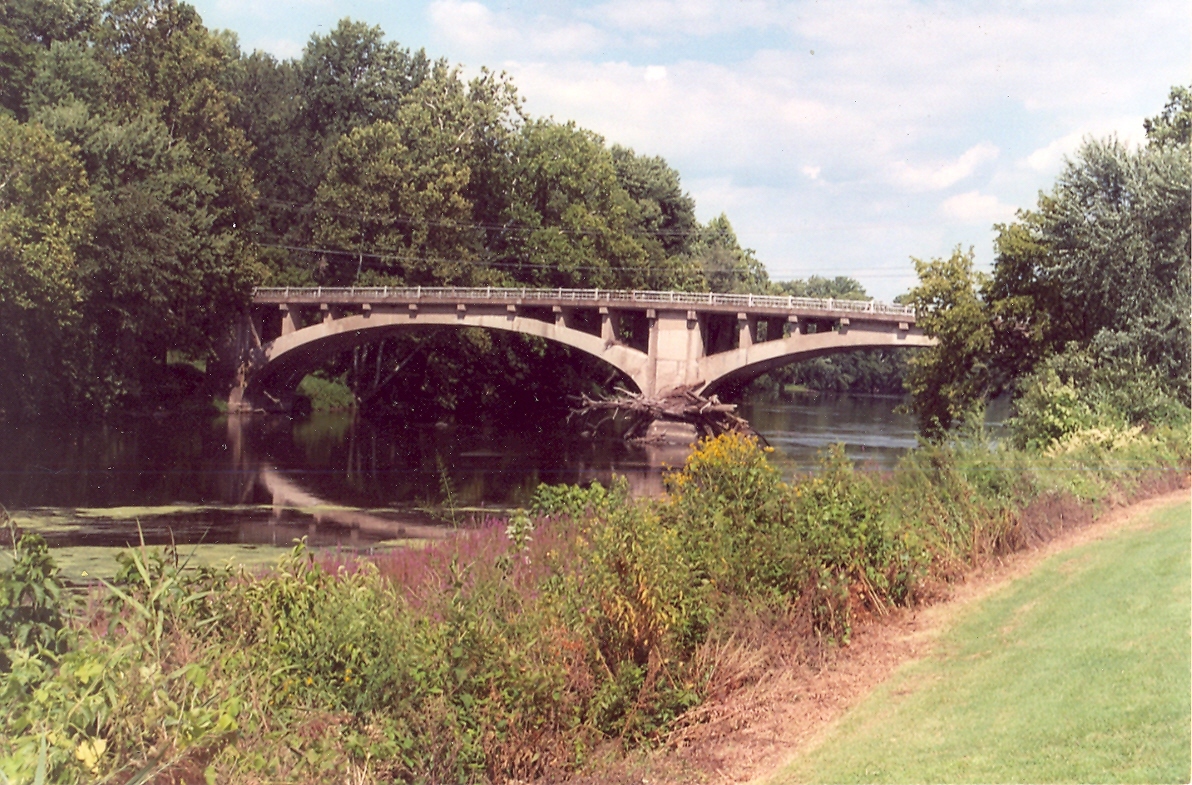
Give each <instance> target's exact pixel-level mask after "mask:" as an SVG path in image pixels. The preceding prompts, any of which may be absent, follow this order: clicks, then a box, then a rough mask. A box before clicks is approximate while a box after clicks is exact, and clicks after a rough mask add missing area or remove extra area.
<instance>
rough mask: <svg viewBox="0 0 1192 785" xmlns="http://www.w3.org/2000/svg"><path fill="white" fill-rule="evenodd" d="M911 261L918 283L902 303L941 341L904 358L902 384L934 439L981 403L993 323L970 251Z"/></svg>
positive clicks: (921, 428) (920, 421)
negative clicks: (913, 264) (904, 378)
mask: <svg viewBox="0 0 1192 785" xmlns="http://www.w3.org/2000/svg"><path fill="white" fill-rule="evenodd" d="M914 262H915V272H917V273H918V275H919V285H918V286H916V287H915V288H913V289H911V291H910V294H909V295H907V296H906V297H905V298H904V301H905V302H908V303H909V304H911V305H913V306H914V307H915V323H916V324H917V326H919V327H920V328H922V330H923V332H925V333H926V334H927V335H930V336H931V337H933V338H935V339H936V340H937V341H938V342H939V343H938V344H937V345H936V346H934V347H932V348H931V349H929V350H925V351H923V352H919V353H916V354H915V355H913V356H912V357H911V358H910V360H908V363H907V365H908V368H907V379H906V384H907V388H908V390H909V392H910V395H911V400H910V409H911V412H912V413H913V414H914V415H915V418H916V420H917V421H918V424H919V431H920V433H922V434H923V435H924V436H926V437H927V438H929V439H938V438H940V437H942V436H943V435H944V434H945V433H946V432H947V430H948V429H949V428H951V427H952V426H953V425H954V424H956V423H957V422H958V421H960V420H962V419H963V418H964V417H965V415H966V414H967V413H969V412H970V411H973V410H974V409H975V408H978V407H980V406H982V405H983V404H984V401H985V397H986V395H987V393H988V392H989V389H990V381H991V377H990V368H989V359H990V352H991V349H992V345H993V327H992V325H991V322H990V317H989V311H988V309H987V307H986V305H985V303H984V301H983V300H982V299H981V290H982V288H983V287H984V285H985V283H986V278H985V276H984V275H982V274H981V273H979V272H977V271H976V270H974V269H973V252H972V251H971V250H969V251H967V252H966V251H963V250H961V249H960V248H957V249H956V250H954V251H953V252H952V255H951V256H950V257H948V258H947V259H932V260H930V261H926V262H925V261H922V260H919V259H916V260H914Z"/></svg>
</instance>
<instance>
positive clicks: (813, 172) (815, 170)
mask: <svg viewBox="0 0 1192 785" xmlns="http://www.w3.org/2000/svg"><path fill="white" fill-rule="evenodd" d="M799 171H801V172H802V173H803V174H805V175H807V176H808V177H810V178H811V179H812V180H818V179H819V176H820V172H821V171H823V170H822V169H820V167H818V166H810V165H809V166H804V167H803V168H802V169H800V170H799Z"/></svg>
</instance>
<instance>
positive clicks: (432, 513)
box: [0, 395, 915, 577]
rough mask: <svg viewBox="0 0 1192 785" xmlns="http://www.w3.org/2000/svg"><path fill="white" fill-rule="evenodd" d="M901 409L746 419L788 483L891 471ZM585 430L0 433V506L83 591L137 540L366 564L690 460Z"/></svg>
mask: <svg viewBox="0 0 1192 785" xmlns="http://www.w3.org/2000/svg"><path fill="white" fill-rule="evenodd" d="M898 403H900V401H898V400H896V399H889V398H869V397H849V396H824V395H820V396H814V395H810V396H806V397H800V398H799V400H796V401H793V402H791V401H785V402H777V403H755V404H747V405H744V406H742V409H741V411H742V413H743V414H744V415H745V416H746V417H747V418H748V419H749V421H750V422H752V423H753V424H754V426H755V427H756V428H757V429H758V431H760V432H761V433H762V434H763V435H764V436H765V438H766V439H767V440H768V441H769V443H770V444H771V446H773V447H774V448H775V456H774V457H775V459H776V460H777V462H778V464H779V465H780V466H781V467H782V469H783V471H784V473H786V474H787V475H791V474H795V473H799V472H805V471H812V470H814V468H815V466H816V455H817V453H818V452H819V451H820V450H822V449H823V448H825V447H827V446H828V445H831V444H834V443H837V442H842V443H843V444H844V445H845V449H846V451H847V453H848V455H849V456H850V457H851V458H852V459H853V460H855V461H856V462H857V463H858V464H859V465H860V466H862V467H865V468H882V467H889V466H891V465H893V463H894V461H896V460H897V458H898V456H899V455H900V454H902V453H903V452H905V451H906V450H907V449H909V448H911V447H913V446H914V445H915V431H914V424H913V421H912V420H911V418H909V417H908V416H906V415H903V414H898V413H896V412H895V407H896V406H897V405H898ZM581 427H582V426H576V427H574V428H572V429H571V430H566V429H557V428H556V429H553V430H550V431H548V430H542V429H536V428H533V427H529V428H526V427H518V428H516V429H510V428H501V427H499V426H497V425H493V426H489V427H485V428H464V427H442V426H439V427H436V426H433V425H425V426H406V427H396V426H387V425H385V424H383V423H373V422H368V421H363V420H356V419H353V418H352V417H351V416H350V415H343V414H321V415H315V416H312V417H311V418H309V419H307V420H302V421H291V420H289V419H288V418H284V417H253V418H228V417H218V418H210V417H198V418H196V417H190V418H175V417H169V418H163V419H141V420H129V421H125V422H122V423H119V424H113V423H108V424H104V425H99V426H94V427H91V428H84V429H72V430H69V431H67V430H62V431H57V430H54V429H52V428H47V427H45V426H40V427H37V428H34V427H31V426H21V427H16V426H12V425H9V426H0V438H3V440H4V444H5V450H3V451H2V454H0V503H3V505H4V507H5V508H6V509H7V510H8V511H9V513H10V514H11V515H12V517H13V519H14V520H15V521H16V523H17V524H18V525H19V526H20V527H21V528H22V529H24V530H30V531H38V532H40V533H41V534H43V536H45V537H46V539H47V540H48V541H49V542H50V544H51V546H53V547H55V548H56V549H58V557H59V560H60V561H61V562H62V563H63V564H64V569H66V571H67V572H68V574H71V575H72V576H74V577H78V576H84V575H92V576H93V575H95V574H102V573H104V572H110V570H111V565H112V564H113V561H112V558H113V554H114V553H115V552H116V551H117V550H118V549H121V548H124V547H125V546H127V545H135V544H137V543H138V542H139V541H140V538H141V537H142V536H143V537H144V540H145V542H146V543H148V544H150V545H155V544H167V543H170V542H174V543H176V544H178V545H179V546H187V547H191V546H197V547H198V549H199V551H201V552H202V554H203V557H204V558H205V559H206V560H207V561H213V560H215V561H218V560H223V559H228V560H232V561H236V562H240V563H253V562H255V561H269V560H272V559H274V558H276V556H277V555H278V554H279V553H280V552H281V551H282V550H283V549H288V548H289V547H291V545H292V542H293V541H294V539H296V538H299V537H306V538H307V540H308V542H309V543H310V544H312V545H314V546H319V547H333V546H343V547H352V548H361V547H364V548H367V547H370V546H372V545H375V544H378V543H391V542H393V541H401V540H425V539H433V538H440V537H444V536H448V535H449V534H450V532H451V531H452V530H453V529H454V528H456V527H458V526H468V525H475V524H477V523H479V522H482V521H483V519H484V518H485V516H486V515H491V514H493V513H494V512H499V511H500V510H501V509H504V508H508V507H513V506H518V505H521V504H525V503H526V501H527V500H528V499H529V497H530V495H531V494H532V493H533V490H534V488H536V487H537V485H538V484H539V483H543V482H545V483H561V482H568V483H575V482H578V483H586V482H590V481H593V480H597V481H600V482H603V483H608V482H609V481H610V480H611V479H612V477H613V475H622V476H625V477H626V478H627V479H628V481H629V483H630V486H631V487H632V489H633V490H634V492H635V493H638V494H657V493H660V492H661V489H662V472H663V471H664V469H665V467H667V466H677V465H681V464H682V462H683V460H684V458H685V457H686V454H687V448H685V447H682V446H666V447H657V446H633V445H626V444H624V443H622V442H620V441H617V440H612V439H598V438H592V437H590V436H588V435H585V434H581V433H580V432H579V431H580V428H581ZM191 549H192V550H193V548H191ZM185 550H186V548H182V547H180V551H185Z"/></svg>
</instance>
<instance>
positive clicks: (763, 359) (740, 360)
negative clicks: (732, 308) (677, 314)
mask: <svg viewBox="0 0 1192 785" xmlns="http://www.w3.org/2000/svg"><path fill="white" fill-rule="evenodd" d="M935 343H936V341H935V339H934V338H930V337H928V336H927V335H924V334H923V333H922V332H921V331H908V330H904V329H900V327H899V325H897V324H894V323H884V322H869V323H865V324H863V325H861V326H860V328H859V329H858V328H850V327H849V326H847V325H843V326H841V327H840V328H838V329H836V330H832V331H825V332H820V333H801V332H798V331H794V332H792V333H791V334H790V335H789V336H786V337H784V338H780V339H777V340H773V341H763V342H761V343H748V342H745V345H741V346H738V347H737V348H736V349H733V350H731V351H726V352H721V353H720V354H714V355H710V356H707V357H704V358H702V359H701V360H700V363H699V365H700V375H701V378H703V379H705V380H707V383H706V385H705V386H704V388H703V392H704V394H706V395H712V394H717V395H726V394H730V393H732V392H735V391H736V390H740V389H741V388H742V387H744V386H745V385H747V384H749V383H750V382H751V381H753V380H754V379H756V378H757V377H759V376H761V375H762V374H765V373H769V372H770V371H773V370H776V369H778V368H781V367H783V366H786V365H791V364H793V363H797V362H803V361H805V360H813V359H815V358H816V357H824V356H827V355H833V354H844V353H852V352H862V351H872V350H874V349H902V348H908V347H915V348H927V347H930V346H934V345H935Z"/></svg>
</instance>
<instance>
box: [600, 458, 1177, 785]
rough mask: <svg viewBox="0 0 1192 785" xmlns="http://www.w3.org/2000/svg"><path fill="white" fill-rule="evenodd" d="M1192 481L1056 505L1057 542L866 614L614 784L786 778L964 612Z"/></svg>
mask: <svg viewBox="0 0 1192 785" xmlns="http://www.w3.org/2000/svg"><path fill="white" fill-rule="evenodd" d="M1190 486H1192V477H1185V478H1184V480H1183V482H1182V484H1181V487H1180V488H1179V489H1178V490H1169V491H1163V490H1162V487H1161V486H1159V487H1151V488H1140V489H1137V490H1136V491H1135V494H1134V495H1132V496H1130V497H1123V498H1119V499H1116V500H1112V501H1111V503H1110V504H1111V506H1109V507H1108V508H1107V509H1106V508H1104V507H1102V509H1101V514H1099V515H1096V517H1090V516H1089V514H1088V513H1089V512H1090V509H1088V508H1087V507H1082V506H1080V505H1077V506H1074V507H1069V508H1068V509H1067V510H1059V509H1052V510H1051V511H1050V513H1049V514H1051V515H1053V516H1058V515H1059V514H1063V515H1064V517H1065V518H1066V520H1067V521H1068V523H1067V525H1064V526H1062V527H1057V528H1056V529H1055V530H1054V535H1055V536H1054V537H1053V538H1052V539H1049V540H1047V541H1045V542H1042V543H1039V544H1037V545H1036V546H1034V547H1031V548H1029V549H1026V550H1022V551H1017V552H1014V553H1011V554H1007V555H1005V556H1003V557H1001V558H998V559H995V560H991V561H989V562H987V563H985V564H983V565H981V566H979V567H977V568H975V569H973V570H972V571H971V572H969V573H967V574H966V575H965V576H964V578H963V580H962V581H960V582H957V583H954V584H950V585H949V586H947V589H946V594H945V595H944V596H942V597H941V598H940V599H939V600H938V601H937V602H934V603H930V604H924V605H921V606H918V607H915V608H900V609H896V610H895V611H894V612H893V613H891V614H890V615H888V616H885V617H879V616H869V617H868V618H865V619H864V620H862V621H860V622H859V623H858V624H857V626H856V629H855V632H854V635H853V638H852V641H851V642H850V645H849V646H848V647H846V648H843V649H839V650H837V651H834V652H831V656H828V657H825V658H824V659H823V660H822V661H820V662H816V663H806V662H804V663H789V662H783V661H782V660H781V659H777V660H774V661H772V662H776V663H777V666H776V667H774V666H772V667H770V668H768V669H767V670H766V671H765V672H764V673H761V674H760V675H758V676H757V677H756V678H755V680H754V681H753V682H752V683H751V684H749V685H748V686H746V687H745V688H743V689H741V690H739V691H737V692H734V693H732V694H730V695H728V696H726V697H725V698H724V700H722V701H719V702H712V703H708V704H705V706H703V707H701V711H702V712H703V713H704V714H705V715H706V718H707V719H706V720H705V721H704V722H702V723H700V724H699V725H697V726H695V727H694V728H693V729H692V730H689V731H687V732H685V733H683V734H681V735H677V736H676V737H675V738H673V739H671V740H670V742H669V746H668V748H667V749H665V750H663V751H661V752H658V753H649V754H647V755H645V756H644V757H641V758H636V759H631V760H629V761H626V763H625V764H624V766H623V768H622V769H620V770H617V771H615V773H614V776H613V777H612V778H610V779H608V780H605V781H608V782H618V781H620V782H625V783H629V782H634V783H636V782H640V781H642V780H643V779H647V780H649V781H650V782H652V783H667V782H671V783H676V785H677V783H687V782H707V783H746V782H756V783H769V784H771V785H772V784H773V783H776V782H783V781H785V780H786V778H788V777H789V776H790V775H788V774H786V773H784V772H785V771H786V769H787V768H788V766H790V764H791V762H792V761H794V760H796V759H797V758H798V757H800V756H801V755H802V754H804V753H805V752H806V751H809V750H813V749H816V748H817V747H819V746H820V745H822V744H823V743H825V742H826V741H827V740H828V739H829V738H833V737H835V736H836V735H838V731H839V724H840V722H841V720H842V718H843V717H844V716H845V715H846V714H847V713H848V712H849V711H851V710H853V709H854V708H855V707H857V706H859V705H860V704H861V703H862V702H864V701H866V700H867V699H869V696H871V695H872V694H873V692H874V690H876V689H878V688H879V687H881V686H883V685H886V684H888V683H889V681H890V679H891V678H892V677H893V676H894V674H896V673H899V672H901V669H903V668H905V667H906V666H907V665H908V664H911V663H916V662H919V661H921V660H923V659H924V658H927V657H929V656H932V655H933V653H934V652H936V650H937V647H938V642H939V640H940V636H941V635H942V634H944V633H945V632H946V631H947V630H949V629H950V628H951V627H952V626H953V625H954V623H955V621H956V620H957V618H959V617H960V616H961V615H963V614H965V613H966V612H968V611H969V610H970V609H971V608H973V607H974V606H977V605H979V604H980V603H981V602H983V601H984V600H985V599H986V598H988V597H990V596H992V595H993V594H995V593H998V592H1001V591H1003V590H1004V589H1006V588H1007V587H1008V586H1010V585H1012V584H1014V582H1016V581H1019V580H1021V579H1023V578H1025V577H1026V576H1029V575H1031V574H1032V573H1033V572H1034V571H1035V570H1037V569H1038V568H1039V566H1040V565H1042V564H1043V563H1045V562H1046V561H1047V560H1048V559H1051V558H1052V557H1054V556H1056V555H1058V554H1062V553H1065V552H1069V551H1072V550H1074V549H1077V548H1080V547H1081V546H1085V545H1089V544H1091V543H1096V542H1100V541H1103V540H1106V539H1109V538H1112V537H1116V536H1117V535H1120V534H1125V533H1129V532H1133V531H1137V530H1139V529H1141V528H1144V527H1147V526H1150V525H1151V523H1150V521H1151V515H1152V514H1153V513H1155V512H1156V511H1158V510H1163V509H1166V508H1170V507H1172V506H1174V505H1178V504H1180V503H1183V504H1187V502H1188V498H1189V492H1188V489H1189V487H1190ZM1152 492H1154V494H1155V495H1150V494H1151V493H1152ZM1119 505H1120V506H1119ZM1092 510H1093V511H1096V510H1097V507H1096V506H1094V507H1093V508H1092ZM899 694H902V693H899ZM602 776H603V775H602ZM581 781H582V780H581Z"/></svg>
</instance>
